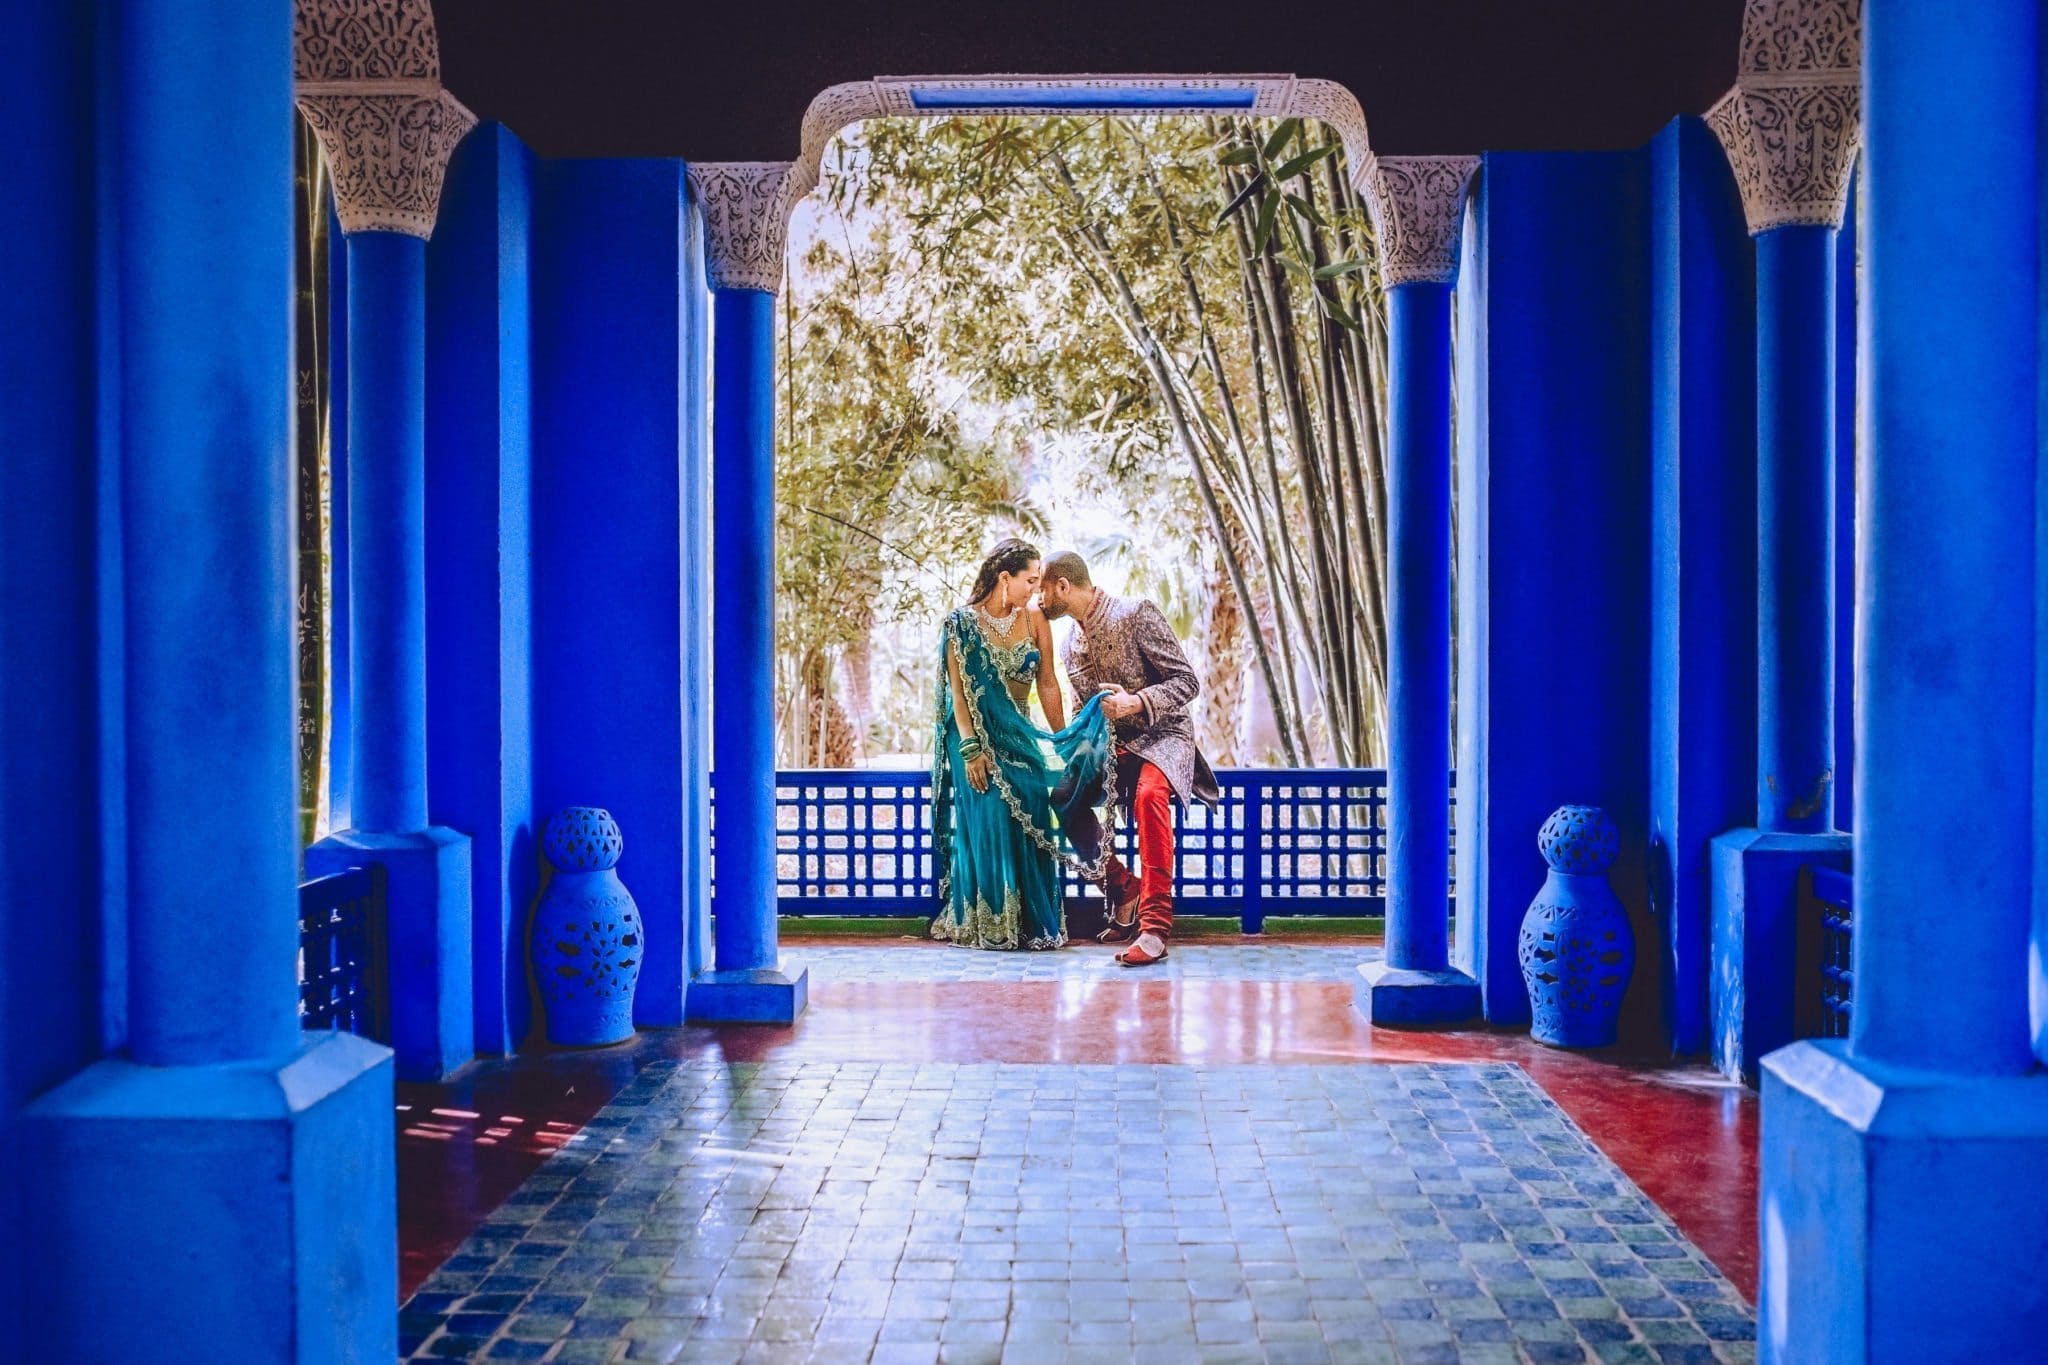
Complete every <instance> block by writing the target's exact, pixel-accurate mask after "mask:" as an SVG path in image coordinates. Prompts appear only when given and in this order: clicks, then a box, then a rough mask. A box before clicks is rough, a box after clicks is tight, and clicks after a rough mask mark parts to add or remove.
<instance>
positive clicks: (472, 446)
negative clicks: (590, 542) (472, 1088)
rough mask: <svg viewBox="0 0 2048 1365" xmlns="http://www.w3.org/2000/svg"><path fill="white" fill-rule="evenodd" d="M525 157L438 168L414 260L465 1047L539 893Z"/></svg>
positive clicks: (434, 696) (500, 1022)
mask: <svg viewBox="0 0 2048 1365" xmlns="http://www.w3.org/2000/svg"><path fill="white" fill-rule="evenodd" d="M532 176H533V157H532V154H531V153H529V152H528V151H527V150H526V148H525V147H524V146H523V145H522V144H521V143H520V142H519V140H518V138H516V137H514V136H513V135H512V133H510V132H509V131H507V130H506V129H505V128H504V127H502V126H501V125H498V124H487V125H485V126H484V127H482V128H479V129H477V130H476V131H475V132H473V133H471V134H470V135H469V137H468V138H467V139H465V140H464V142H463V143H462V145H461V146H460V147H458V148H457V149H456V152H455V156H454V159H453V161H452V162H451V164H450V165H449V168H448V180H447V185H446V188H445V190H444V191H443V195H442V200H441V217H440V221H439V223H438V225H437V226H436V228H435V231H434V236H433V239H432V241H431V242H430V243H429V244H428V249H427V789H428V806H429V811H430V816H431V819H432V821H433V823H435V824H437V825H446V826H448V827H450V828H452V829H458V830H461V831H463V832H464V833H466V834H468V835H469V836H470V839H471V841H472V842H471V852H472V857H473V859H474V862H473V865H472V869H471V874H470V876H471V881H470V885H471V892H472V895H473V898H474V910H473V913H472V919H471V925H472V929H473V938H472V944H471V963H472V967H473V971H474V977H473V979H474V982H475V999H476V1040H477V1047H478V1049H479V1050H480V1051H484V1052H508V1051H511V1050H512V1049H514V1048H516V1047H517V1046H518V1045H519V1043H520V1042H521V1041H522V1040H523V1039H524V1038H525V1036H526V1033H527V1029H528V1026H529V1025H530V1023H531V1021H532V1012H531V1008H530V1005H529V994H528V986H527V972H526V952H525V929H526V920H527V910H528V907H529V906H530V905H531V904H532V902H533V897H534V893H535V887H536V884H537V863H536V861H535V851H534V849H535V829H534V818H533V733H532V698H531V670H532V650H531V630H530V621H531V610H532V602H531V587H530V582H529V568H530V560H531V544H530V537H529V531H530V511H531V503H530V493H531V477H530V476H531V449H532V439H531V418H530V410H529V402H528V388H529V356H530V347H531V327H530V322H531V319H530V308H529V297H528V287H527V270H528V260H529V252H530V245H531V203H532Z"/></svg>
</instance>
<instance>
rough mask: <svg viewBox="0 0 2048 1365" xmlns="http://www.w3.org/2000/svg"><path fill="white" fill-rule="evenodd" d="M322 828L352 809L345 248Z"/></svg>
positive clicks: (334, 326) (330, 449) (331, 403)
mask: <svg viewBox="0 0 2048 1365" xmlns="http://www.w3.org/2000/svg"><path fill="white" fill-rule="evenodd" d="M327 240H328V242H329V243H330V244H332V243H334V242H339V241H341V240H342V237H341V220H340V218H339V217H337V216H336V215H335V213H334V211H333V209H332V208H329V210H328V213H327ZM327 291H328V292H327V297H328V299H329V300H330V304H329V307H328V309H327V364H328V375H327V476H328V498H327V555H328V558H327V575H328V585H327V587H328V596H327V622H328V632H327V667H328V674H327V676H328V680H329V687H328V707H329V709H330V711H331V713H332V724H331V725H330V726H329V728H328V732H327V826H328V828H329V829H347V828H348V827H349V825H350V824H351V823H352V821H351V818H350V811H351V809H352V807H353V806H354V804H355V803H354V799H353V791H354V787H355V783H354V780H353V777H352V774H353V773H354V771H355V751H356V745H355V738H354V736H353V735H351V734H350V733H349V722H350V720H351V718H352V717H353V715H354V706H353V704H352V702H351V699H350V689H349V656H350V655H351V654H353V653H354V651H355V644H354V632H352V631H351V630H350V629H349V591H348V580H349V553H348V536H349V531H348V525H349V522H348V248H347V246H346V244H344V245H343V247H342V249H341V250H339V251H336V250H334V249H333V248H332V246H331V245H330V247H329V250H328V252H327Z"/></svg>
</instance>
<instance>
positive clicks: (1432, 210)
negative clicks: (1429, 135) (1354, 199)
mask: <svg viewBox="0 0 2048 1365" xmlns="http://www.w3.org/2000/svg"><path fill="white" fill-rule="evenodd" d="M1478 169H1479V158H1478V157H1476V156H1376V157H1373V158H1372V159H1371V161H1370V162H1369V163H1368V164H1367V166H1366V173H1365V178H1364V179H1363V180H1362V181H1361V182H1360V188H1361V189H1362V190H1363V191H1364V192H1365V202H1366V209H1367V211H1368V212H1370V213H1371V214H1372V226H1373V235H1374V236H1375V237H1376V238H1377V239H1378V240H1379V251H1380V283H1381V284H1382V285H1383V286H1384V287H1386V288H1389V289H1391V288H1393V287H1394V286H1395V285H1398V284H1449V283H1451V282H1452V281H1454V280H1455V279H1457V277H1458V238H1459V235H1460V234H1461V233H1462V232H1463V231H1464V225H1465V194H1466V191H1467V190H1468V189H1470V188H1471V185H1472V175H1473V173H1474V172H1475V171H1477V170H1478Z"/></svg>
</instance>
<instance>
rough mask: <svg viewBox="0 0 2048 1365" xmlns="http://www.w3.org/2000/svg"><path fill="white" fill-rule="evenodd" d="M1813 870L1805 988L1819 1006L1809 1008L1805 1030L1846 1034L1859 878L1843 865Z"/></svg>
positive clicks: (1829, 1035) (1852, 988) (1826, 1034)
mask: <svg viewBox="0 0 2048 1365" xmlns="http://www.w3.org/2000/svg"><path fill="white" fill-rule="evenodd" d="M1809 875H1810V877H1811V878H1812V881H1811V888H1812V889H1811V893H1810V904H1809V905H1808V906H1807V907H1806V913H1807V915H1808V916H1809V917H1810V924H1809V925H1808V926H1805V928H1804V932H1805V933H1806V934H1808V935H1809V936H1810V937H1811V940H1812V941H1813V942H1814V943H1815V945H1816V946H1815V948H1814V949H1813V951H1812V952H1811V954H1810V956H1811V958H1812V969H1811V971H1810V972H1809V973H1808V974H1807V975H1806V985H1805V986H1804V987H1803V989H1805V990H1806V991H1808V992H1809V993H1810V994H1811V996H1812V997H1813V1001H1814V1004H1815V1006H1816V1008H1814V1009H1812V1010H1811V1011H1810V1012H1808V1017H1809V1019H1811V1021H1812V1024H1813V1026H1812V1027H1811V1028H1809V1029H1805V1030H1802V1032H1804V1033H1805V1034H1806V1035H1807V1036H1809V1037H1810V1036H1814V1035H1816V1034H1817V1035H1818V1036H1820V1037H1822V1038H1846V1037H1848V1036H1849V1015H1850V1006H1851V1002H1852V999H1853V997H1854V995H1855V973H1854V970H1853V967H1852V963H1851V960H1850V952H1851V950H1852V948H1853V947H1854V944H1855V929H1856V882H1855V879H1854V878H1853V877H1851V876H1850V874H1849V873H1847V872H1844V871H1842V870H1841V869H1840V868H1833V867H1816V868H1811V869H1809Z"/></svg>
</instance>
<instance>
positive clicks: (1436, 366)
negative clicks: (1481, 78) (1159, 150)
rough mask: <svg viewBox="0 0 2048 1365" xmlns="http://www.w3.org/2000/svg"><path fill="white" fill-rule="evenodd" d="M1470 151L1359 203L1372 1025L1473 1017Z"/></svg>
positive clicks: (1368, 175)
mask: <svg viewBox="0 0 2048 1365" xmlns="http://www.w3.org/2000/svg"><path fill="white" fill-rule="evenodd" d="M1478 166H1479V162H1478V159H1477V158H1475V157H1378V158H1375V159H1374V160H1372V161H1371V162H1370V163H1368V165H1367V166H1366V168H1365V174H1364V177H1363V180H1364V188H1365V191H1366V202H1367V204H1368V206H1369V207H1370V210H1371V212H1372V217H1373V225H1374V229H1375V233H1376V235H1377V237H1378V240H1379V250H1380V277H1381V282H1382V284H1383V285H1384V287H1385V289H1386V293H1387V316H1388V344H1387V370H1388V389H1389V391H1390V398H1389V404H1390V406H1389V413H1388V418H1389V420H1388V446H1389V449H1388V452H1387V464H1388V472H1387V504H1388V508H1387V515H1388V522H1389V526H1388V536H1387V545H1388V570H1387V576H1388V580H1389V581H1388V584H1387V679H1388V685H1387V727H1388V731H1389V735H1388V745H1387V749H1388V755H1387V760H1388V761H1387V770H1388V771H1387V958H1386V961H1385V962H1383V963H1373V964H1371V965H1370V966H1368V967H1367V968H1365V969H1364V970H1363V972H1362V975H1361V979H1360V983H1359V985H1358V988H1357V999H1358V1003H1359V1005H1360V1007H1361V1008H1363V1009H1364V1010H1365V1012H1366V1013H1367V1015H1368V1017H1370V1018H1371V1019H1372V1021H1373V1022H1374V1023H1376V1024H1396V1025H1422V1026H1429V1025H1442V1024H1448V1023H1455V1022H1457V1021H1459V1020H1462V1019H1466V1018H1469V1017H1471V1016H1472V1015H1474V1014H1477V1013H1478V1012H1479V986H1478V983H1477V982H1475V981H1474V980H1473V979H1472V978H1471V977H1470V976H1467V975H1466V974H1465V973H1463V972H1460V971H1455V970H1453V969H1452V968H1451V966H1450V799H1449V776H1450V767H1451V731H1450V725H1451V720H1450V718H1451V560H1452V553H1453V549H1452V544H1451V283H1452V281H1453V280H1454V279H1455V278H1456V276H1457V251H1458V238H1459V234H1460V232H1461V231H1462V229H1463V226H1464V210H1465V194H1466V190H1467V188H1468V187H1469V185H1470V183H1471V179H1472V175H1473V172H1474V171H1476V170H1477V169H1478Z"/></svg>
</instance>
